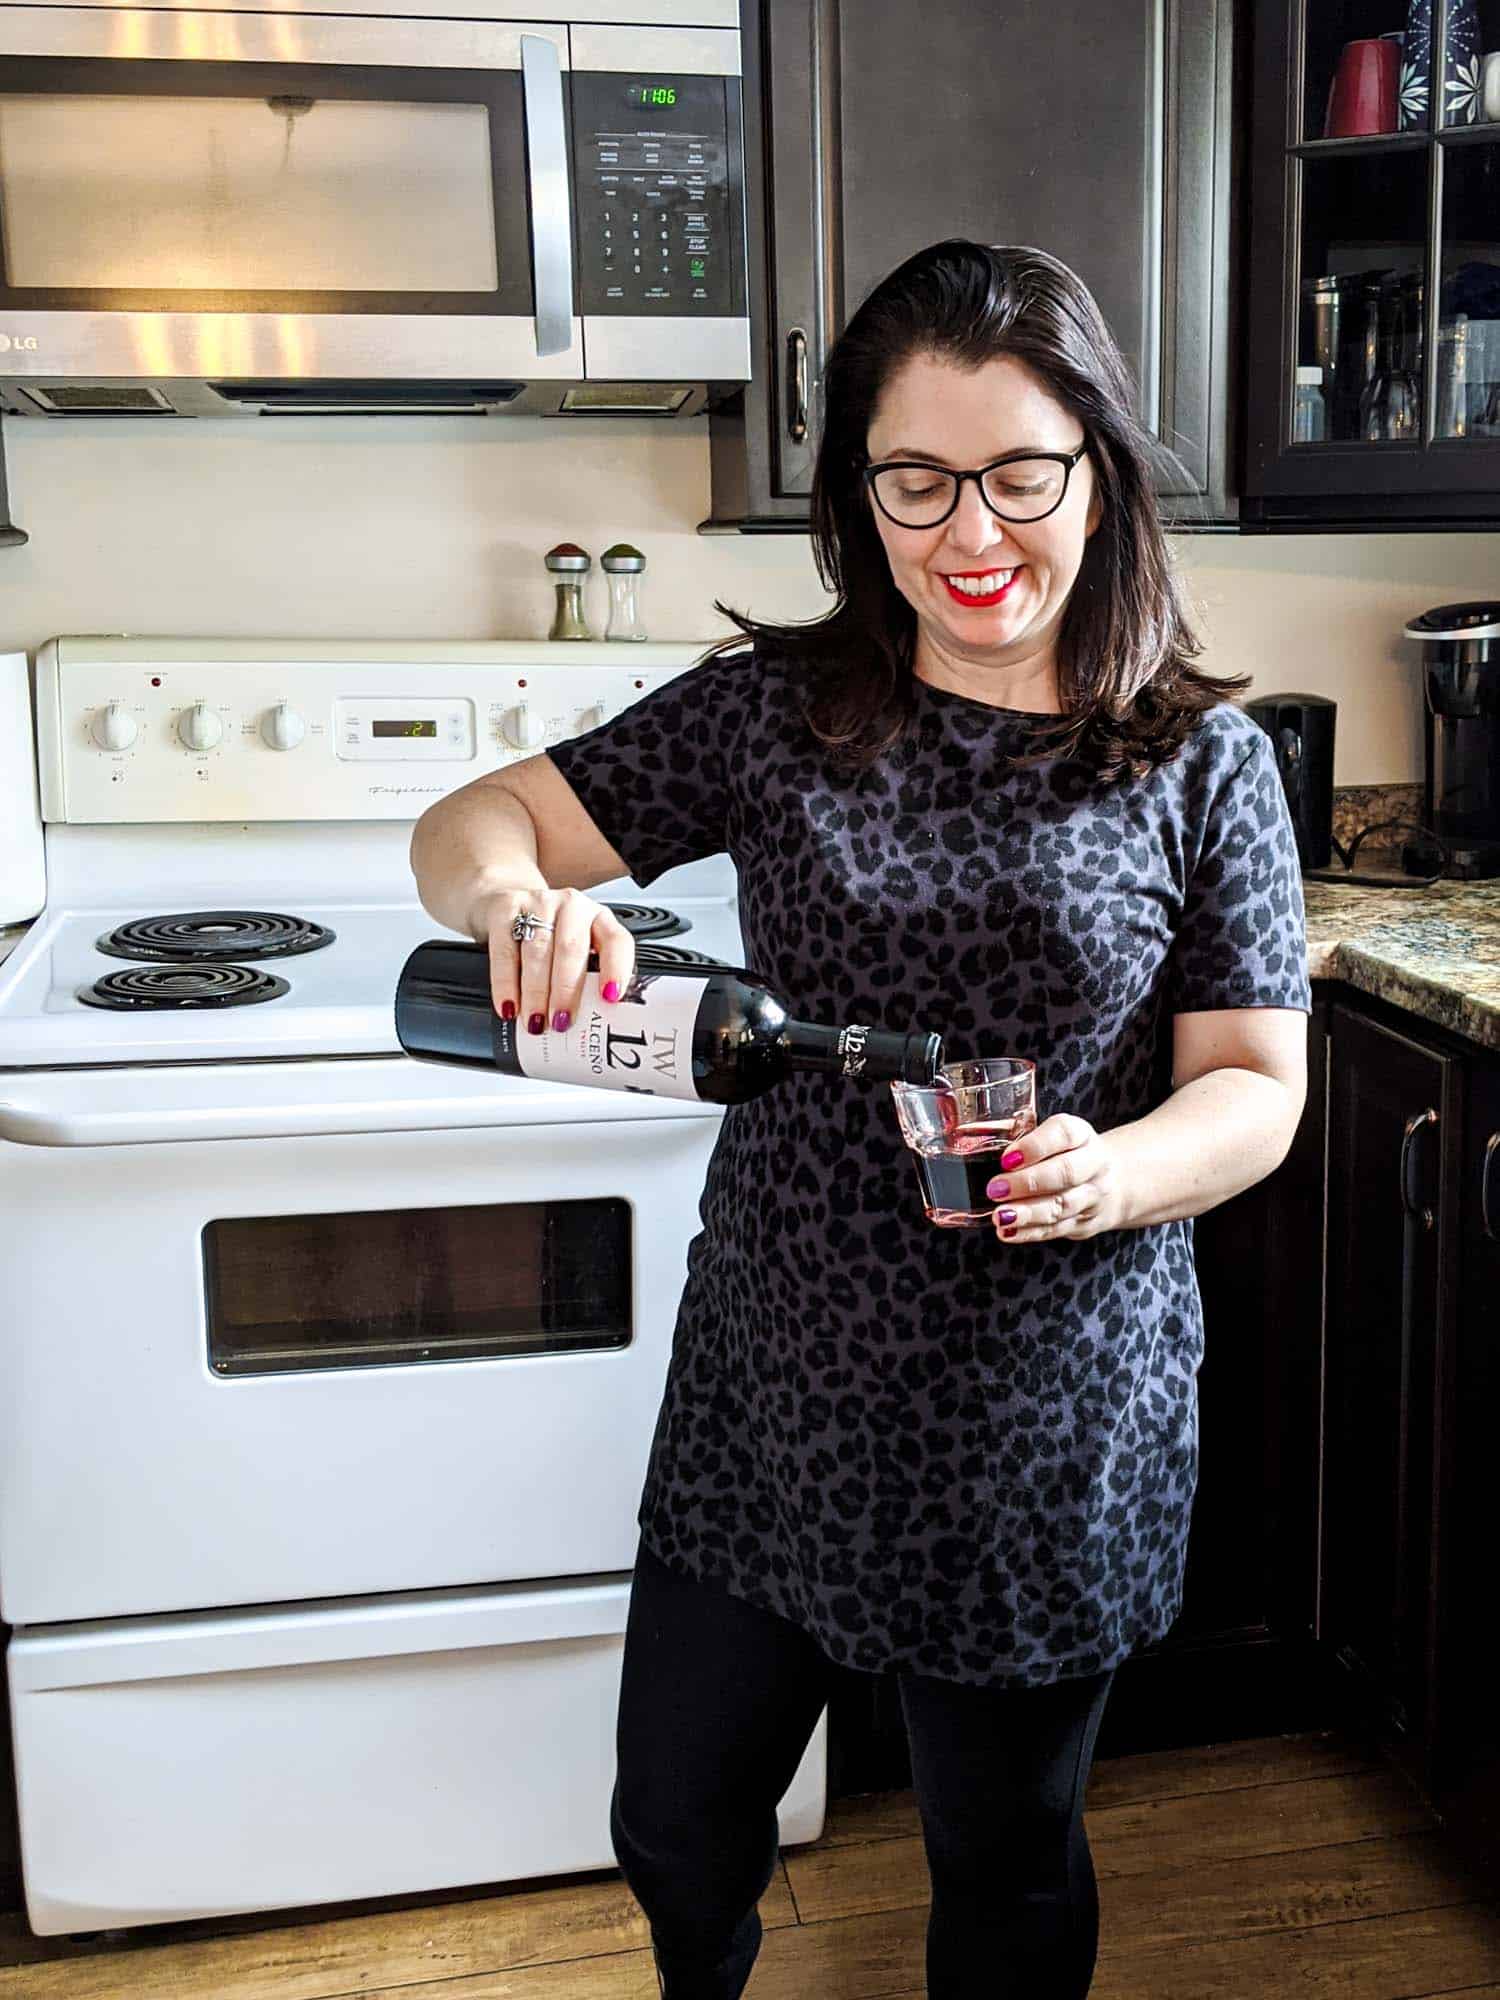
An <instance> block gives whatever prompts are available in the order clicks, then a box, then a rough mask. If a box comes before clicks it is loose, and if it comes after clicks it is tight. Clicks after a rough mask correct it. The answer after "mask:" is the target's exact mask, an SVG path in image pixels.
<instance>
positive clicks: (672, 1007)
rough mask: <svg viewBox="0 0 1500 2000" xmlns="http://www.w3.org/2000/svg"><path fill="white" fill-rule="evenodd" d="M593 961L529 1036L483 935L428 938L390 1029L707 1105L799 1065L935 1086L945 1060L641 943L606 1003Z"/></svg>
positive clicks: (933, 1040)
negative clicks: (802, 1016)
mask: <svg viewBox="0 0 1500 2000" xmlns="http://www.w3.org/2000/svg"><path fill="white" fill-rule="evenodd" d="M588 966H589V969H588V972H587V974H586V976H585V978H584V982H583V998H582V1001H581V1003H580V1005H579V1008H578V1012H577V1014H576V1015H575V1016H574V1018H573V1020H572V1022H571V1023H570V1024H569V1026H568V1027H567V1028H566V1029H565V1030H564V1031H563V1032H562V1033H558V1032H556V1031H554V1030H551V1029H549V1030H548V1031H547V1032H546V1033H545V1034H541V1035H532V1034H528V1033H527V1032H526V1031H525V1026H524V1023H522V1022H521V1021H519V1020H514V1021H503V1020H502V1019H501V1018H500V1016H499V1015H498V1014H497V1013H496V1012H495V1009H494V1005H493V1003H492V1001H491V999H490V964H489V953H488V952H487V951H486V949H485V948H484V946H483V945H478V944H463V943H458V942H450V941H448V940H446V939H432V940H430V941H429V942H428V943H426V944H419V945H418V946H417V948H416V950H415V951H414V952H413V953H412V954H411V956H410V958H408V959H407V961H406V964H405V965H404V966H403V967H402V970H401V978H400V981H399V983H398V984H397V987H396V1034H397V1038H398V1039H399V1041H400V1043H401V1046H402V1048H403V1049H405V1050H406V1052H407V1054H408V1055H412V1056H422V1057H426V1058H428V1059H429V1060H432V1061H436V1062H452V1063H466V1064H469V1065H471V1066H477V1067H479V1068H481V1069H498V1070H502V1071H504V1072H505V1074H507V1075H509V1076H527V1077H532V1078H535V1079H538V1080H544V1081H546V1082H549V1083H582V1084H594V1085H596V1086H597V1087H598V1088H600V1089H603V1090H630V1091H637V1092H641V1093H643V1094H645V1095H647V1096H653V1097H687V1098H694V1099H698V1100H700V1101H702V1102H704V1103H708V1104H741V1103H743V1102H744V1101H745V1100H746V1099H747V1098H751V1097H758V1096H759V1095H760V1094H761V1092H762V1091H764V1090H769V1089H770V1088H771V1086H772V1085H773V1084H776V1083H779V1082H780V1081H781V1080H782V1078H783V1077H788V1076H792V1075H794V1074H796V1073H797V1072H799V1071H821V1072H823V1073H824V1074H827V1075H842V1076H849V1077H862V1078H865V1079H867V1080H868V1081H870V1082H876V1083H880V1082H890V1081H892V1080H893V1079H896V1078H900V1079H901V1080H902V1081H903V1082H905V1083H918V1084H930V1083H932V1082H933V1080H934V1078H935V1077H936V1075H937V1073H938V1069H939V1067H940V1065H941V1062H942V1054H943V1045H942V1039H941V1037H940V1036H938V1035H932V1034H923V1033H920V1032H918V1033H914V1034H899V1033H892V1032H891V1031H889V1030H887V1029H882V1028H870V1027H865V1026H861V1025H857V1024H854V1023H850V1024H847V1025H845V1026H842V1027H833V1028H830V1027H823V1026H821V1025H819V1024H817V1023H815V1022H811V1021H796V1020H793V1019H792V1017H791V1015H790V1014H789V1013H788V1012H787V1009H786V1004H785V1002H784V1001H782V1000H780V999H778V997H777V996H776V995H775V994H774V993H772V992H771V991H770V990H769V989H768V988H767V987H766V986H765V985H763V984H762V982H761V981H760V980H759V979H758V978H757V977H756V975H755V974H754V973H753V972H745V971H740V970H737V969H736V968H734V967H731V966H716V965H710V966H693V967H688V968H683V967H679V966H673V967H672V968H671V969H670V970H666V969H658V968H657V967H655V966H653V965H652V964H651V963H650V958H649V952H648V951H647V950H646V948H645V947H643V948H642V952H641V957H640V959H639V960H638V962H637V965H636V969H635V974H634V977H633V978H632V979H631V981H630V983H629V985H628V986H627V987H626V989H625V991H624V993H623V994H621V996H620V998H619V999H618V1000H616V1001H613V1002H609V1003H606V1002H605V1001H604V1000H603V999H601V998H600V994H599V970H598V966H599V961H598V958H597V956H595V955H594V954H590V957H589V961H588Z"/></svg>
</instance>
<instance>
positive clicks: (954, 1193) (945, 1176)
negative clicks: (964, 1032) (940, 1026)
mask: <svg viewBox="0 0 1500 2000" xmlns="http://www.w3.org/2000/svg"><path fill="white" fill-rule="evenodd" d="M891 1095H892V1097H894V1099H895V1100H896V1117H897V1118H898V1119H899V1121H900V1124H901V1136H902V1138H903V1139H905V1141H906V1143H907V1145H908V1146H909V1147H910V1149H911V1153H912V1157H913V1159H914V1160H915V1162H916V1168H917V1179H918V1181H919V1182H920V1184H921V1188H922V1205H923V1207H924V1208H925V1209H926V1211H927V1220H928V1221H929V1222H935V1223H936V1224H937V1226H938V1227H939V1229H970V1228H972V1227H973V1226H974V1225H975V1224H976V1223H981V1222H989V1220H990V1219H991V1217H992V1216H993V1215H994V1212H995V1210H996V1209H997V1208H998V1207H999V1206H1000V1204H999V1202H997V1201H995V1200H993V1199H992V1198H991V1197H990V1196H989V1195H987V1194H986V1193H985V1191H984V1190H985V1183H986V1182H987V1181H989V1180H991V1179H992V1178H993V1176H994V1173H995V1169H996V1167H997V1166H998V1165H999V1164H1000V1162H999V1159H998V1157H997V1156H998V1155H999V1154H1001V1153H1003V1152H1005V1150H1006V1148H1007V1147H1009V1146H1010V1145H1011V1144H1012V1143H1013V1142H1014V1141H1015V1140H1016V1139H1018V1138H1019V1137H1020V1136H1021V1134H1022V1133H1023V1132H1029V1131H1031V1130H1032V1128H1033V1127H1034V1126H1035V1124H1036V1064H1035V1063H1034V1062H1027V1061H1026V1060H1025V1059H1024V1058H1022V1057H1020V1056H986V1057H983V1058H981V1059H980V1060H978V1061H975V1062H950V1063H945V1064H944V1065H943V1068H942V1072H941V1074H940V1075H939V1078H938V1081H937V1082H936V1084H934V1085H933V1086H932V1087H931V1088H930V1089H929V1088H927V1087H925V1086H923V1085H919V1084H915V1083H893V1084H892V1085H891Z"/></svg>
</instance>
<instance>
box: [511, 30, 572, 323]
mask: <svg viewBox="0 0 1500 2000" xmlns="http://www.w3.org/2000/svg"><path fill="white" fill-rule="evenodd" d="M521 91H522V95H523V97H524V98H525V102H526V180H527V188H528V192H529V196H530V201H531V277H532V284H533V286H534V288H535V296H536V351H537V355H538V357H539V358H540V357H541V356H542V355H544V354H565V353H566V352H567V351H568V349H569V348H570V347H571V346H572V344H573V200H572V194H571V191H570V189H569V184H568V130H567V123H566V120H565V119H564V116H563V91H562V66H561V64H560V63H559V62H558V59H557V45H556V43H555V42H549V41H547V40H546V39H545V37H543V36H541V35H522V37H521Z"/></svg>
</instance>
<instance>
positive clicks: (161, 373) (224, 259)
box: [0, 6, 584, 414]
mask: <svg viewBox="0 0 1500 2000" xmlns="http://www.w3.org/2000/svg"><path fill="white" fill-rule="evenodd" d="M0 57H3V59H4V60H3V62H0V216H3V228H0V325H3V326H4V328H5V331H6V334H7V336H8V349H7V353H6V356H5V361H4V372H5V374H6V376H7V377H8V378H9V379H10V380H11V381H12V382H13V383H19V384H20V386H19V387H18V388H17V389H16V391H15V398H16V400H17V403H18V406H22V404H23V403H24V400H25V399H26V398H30V399H31V400H32V401H34V402H35V403H36V405H37V406H38V407H39V408H40V409H42V410H44V411H46V412H48V413H49V414H56V413H67V412H76V411H79V410H88V409H90V408H94V407H103V408H109V409H118V408H120V407H122V406H121V405H120V403H119V402H118V399H116V401H114V402H107V401H105V400H104V399H103V397H102V392H99V393H98V394H96V395H95V400H94V401H93V402H92V403H91V402H90V401H88V400H87V398H86V397H85V398H84V399H83V400H80V397H81V396H83V391H82V390H81V389H80V390H79V391H78V392H77V393H73V394H70V393H69V392H68V389H67V382H68V380H69V378H73V379H76V380H77V381H79V382H80V383H84V382H93V383H96V384H97V383H98V382H99V380H100V378H103V377H113V378H118V379H120V380H123V381H135V382H136V383H137V385H138V388H137V394H138V396H139V398H140V399H141V400H140V402H139V405H138V407H139V409H140V411H141V412H142V413H149V412H150V411H151V410H153V409H160V410H161V412H162V413H163V414H166V413H169V412H170V411H171V410H172V409H173V408H184V407H187V405H184V404H183V403H182V402H181V399H174V393H173V390H172V388H171V387H170V386H169V385H171V384H172V383H173V382H184V383H192V382H194V381H197V382H198V383H200V384H205V385H207V389H206V390H205V391H203V392H202V393H204V394H206V396H207V406H208V407H210V408H213V407H217V409H218V410H219V411H220V412H221V413H222V412H224V411H226V410H229V409H231V408H232V407H233V406H234V405H235V404H236V403H237V402H238V403H244V402H251V403H253V402H254V400H255V397H256V391H257V390H258V389H260V390H262V391H264V388H265V385H266V384H269V383H272V382H286V381H297V382H301V383H303V384H306V385H308V388H307V393H306V394H305V395H304V397H303V399H302V400H303V402H304V403H307V402H313V403H316V402H317V401H318V400H319V398H321V400H322V401H323V402H324V403H327V402H329V401H334V402H337V400H338V398H337V393H336V391H337V385H338V383H339V382H340V380H341V379H343V380H348V381H351V382H352V381H354V380H359V381H361V382H362V383H363V384H364V386H365V390H366V392H367V393H368V392H369V391H370V389H371V387H372V385H374V384H377V383H378V382H379V381H381V380H382V379H384V380H387V381H389V382H390V384H391V387H392V393H393V395H394V394H395V393H396V391H397V390H398V388H399V389H402V390H404V391H405V401H406V404H407V406H410V405H411V400H412V399H411V387H412V384H413V383H414V382H417V381H419V380H422V379H424V378H431V383H432V387H431V397H432V398H433V399H434V400H435V405H436V404H440V403H441V395H440V391H439V388H438V386H437V384H438V381H439V379H441V381H444V382H446V383H447V384H448V385H449V390H448V393H449V394H450V395H455V394H458V393H459V391H461V390H467V391H468V392H469V394H470V399H471V401H477V405H478V406H480V407H484V406H495V405H497V404H501V403H504V402H506V401H508V400H511V399H513V398H514V397H515V396H516V395H518V394H519V393H520V391H521V389H522V387H523V385H524V383H525V382H526V380H527V379H528V378H536V377H546V378H566V377H582V375H583V373H584V360H583V346H582V327H581V321H580V320H579V318H578V317H577V316H576V315H575V311H574V297H573V260H574V241H573V237H574V229H573V217H572V199H571V192H570V176H569V172H568V157H569V138H568V131H569V103H568V96H569V92H568V75H567V71H568V61H569V55H568V39H567V31H566V29H565V28H564V27H561V26H559V25H557V24H555V23H554V24H552V25H550V26H548V25H541V24H537V25H531V24H526V23H519V22H510V23H497V22H483V21H453V20H402V19H360V18H356V17H352V16H331V15H317V14H286V13H281V14H249V13H240V14H235V13H192V12H173V11H166V10H150V11H145V10H142V11H134V10H130V9H124V8H104V7H78V8H63V7H56V6H38V7H24V6H21V7H10V6H8V7H3V8H0ZM506 377H515V378H519V379H517V380H501V379H497V378H506ZM28 383H29V385H30V386H27V384H28ZM314 392H316V393H314ZM264 400H265V397H264V394H262V397H261V401H262V402H263V401H264ZM189 402H190V399H189ZM278 406H281V407H285V406H287V404H286V397H285V392H283V395H282V397H281V399H280V402H279V404H278ZM290 407H293V408H296V407H299V404H298V403H297V402H296V401H293V402H292V403H291V404H290Z"/></svg>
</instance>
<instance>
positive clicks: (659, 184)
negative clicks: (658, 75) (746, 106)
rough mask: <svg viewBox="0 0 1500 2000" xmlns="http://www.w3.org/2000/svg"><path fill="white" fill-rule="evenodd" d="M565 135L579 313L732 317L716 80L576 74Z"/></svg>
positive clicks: (721, 112)
mask: <svg viewBox="0 0 1500 2000" xmlns="http://www.w3.org/2000/svg"><path fill="white" fill-rule="evenodd" d="M633 99H642V100H644V101H643V102H641V104H640V108H639V109H637V108H636V104H635V103H634V102H633V101H632V100H633ZM667 99H670V100H671V101H670V102H667V101H666V100H667ZM573 124H574V149H575V153H576V156H577V166H578V173H577V186H578V206H579V216H578V228H579V244H580V251H581V255H580V260H579V261H580V266H581V278H582V285H581V290H582V295H583V298H582V309H583V311H584V312H586V313H610V314H649V313H667V314H671V315H672V316H674V317H676V316H679V315H689V316H693V317H698V316H704V317H708V316H713V317H719V316H727V315H729V314H732V313H734V312H735V311H737V310H739V307H738V305H737V302H736V300H735V296H734V290H735V288H734V286H733V283H732V273H731V256H732V252H733V246H732V243H731V237H730V227H729V168H728V144H727V131H726V107H725V93H724V85H723V81H722V80H721V79H719V78H710V77H677V78H669V79H653V80H652V82H651V83H650V84H649V85H648V84H644V83H641V82H639V81H638V80H635V79H629V80H627V79H625V78H622V77H618V76H600V75H595V74H590V73H586V72H578V71H575V72H574V75H573Z"/></svg>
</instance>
